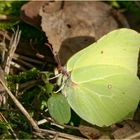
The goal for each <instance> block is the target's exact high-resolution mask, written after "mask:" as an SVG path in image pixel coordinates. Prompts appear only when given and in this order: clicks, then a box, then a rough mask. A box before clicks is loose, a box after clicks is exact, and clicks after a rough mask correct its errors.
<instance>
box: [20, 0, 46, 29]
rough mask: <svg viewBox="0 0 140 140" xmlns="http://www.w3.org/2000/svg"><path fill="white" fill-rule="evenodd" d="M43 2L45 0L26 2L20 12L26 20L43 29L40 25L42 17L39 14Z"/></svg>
mask: <svg viewBox="0 0 140 140" xmlns="http://www.w3.org/2000/svg"><path fill="white" fill-rule="evenodd" d="M43 4H44V1H30V2H28V3H26V4H24V5H23V6H22V7H21V14H20V17H21V19H22V20H23V21H24V22H26V23H28V24H30V25H32V26H34V27H36V28H38V29H41V27H40V24H41V17H40V16H39V10H40V8H41V6H42V5H43Z"/></svg>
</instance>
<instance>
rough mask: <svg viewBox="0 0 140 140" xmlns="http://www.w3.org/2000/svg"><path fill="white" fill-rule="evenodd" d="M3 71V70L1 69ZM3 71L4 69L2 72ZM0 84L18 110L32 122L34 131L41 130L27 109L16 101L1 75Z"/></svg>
mask: <svg viewBox="0 0 140 140" xmlns="http://www.w3.org/2000/svg"><path fill="white" fill-rule="evenodd" d="M0 69H1V68H0ZM0 71H2V69H1V70H0ZM0 82H1V84H2V85H3V87H4V88H5V90H6V91H7V94H8V95H9V96H10V98H11V99H12V100H13V102H14V103H15V105H16V106H17V107H18V109H19V110H20V111H21V112H22V113H23V114H24V116H25V117H26V118H27V120H28V121H29V122H30V124H31V125H32V127H33V129H35V130H39V127H38V125H37V123H36V122H35V121H34V120H33V118H32V117H31V116H30V115H29V113H28V112H27V111H26V109H25V108H24V107H23V106H22V104H21V103H20V102H19V101H18V100H17V99H16V97H15V96H14V95H13V94H12V92H11V91H10V90H9V89H8V88H7V86H6V84H5V81H4V79H2V78H1V75H0Z"/></svg>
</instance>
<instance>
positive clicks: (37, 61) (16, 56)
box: [14, 53, 43, 64]
mask: <svg viewBox="0 0 140 140" xmlns="http://www.w3.org/2000/svg"><path fill="white" fill-rule="evenodd" d="M14 57H15V58H20V59H23V60H26V61H28V62H32V63H36V64H43V62H42V61H39V60H36V59H33V58H30V57H27V56H24V55H20V54H17V53H15V54H14Z"/></svg>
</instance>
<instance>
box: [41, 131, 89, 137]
mask: <svg viewBox="0 0 140 140" xmlns="http://www.w3.org/2000/svg"><path fill="white" fill-rule="evenodd" d="M40 131H41V132H42V133H49V134H51V135H57V134H58V137H61V138H65V139H69V140H87V139H86V138H82V137H78V136H74V135H70V134H66V133H62V132H58V131H52V130H47V129H40Z"/></svg>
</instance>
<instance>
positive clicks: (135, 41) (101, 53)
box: [67, 29, 140, 74]
mask: <svg viewBox="0 0 140 140" xmlns="http://www.w3.org/2000/svg"><path fill="white" fill-rule="evenodd" d="M139 48H140V34H138V33H137V32H136V31H133V30H131V29H119V30H114V31H112V32H110V33H108V34H107V35H105V36H103V37H102V38H101V39H99V40H98V41H97V42H96V43H93V44H91V45H90V46H89V47H87V48H85V49H83V50H82V51H80V52H79V53H77V54H75V55H74V56H72V57H71V58H70V59H69V61H68V63H67V70H68V71H71V70H75V69H77V68H81V67H86V66H93V65H103V64H104V65H118V66H122V67H125V68H127V69H128V70H130V71H131V72H133V73H134V74H136V73H137V60H138V53H139Z"/></svg>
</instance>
